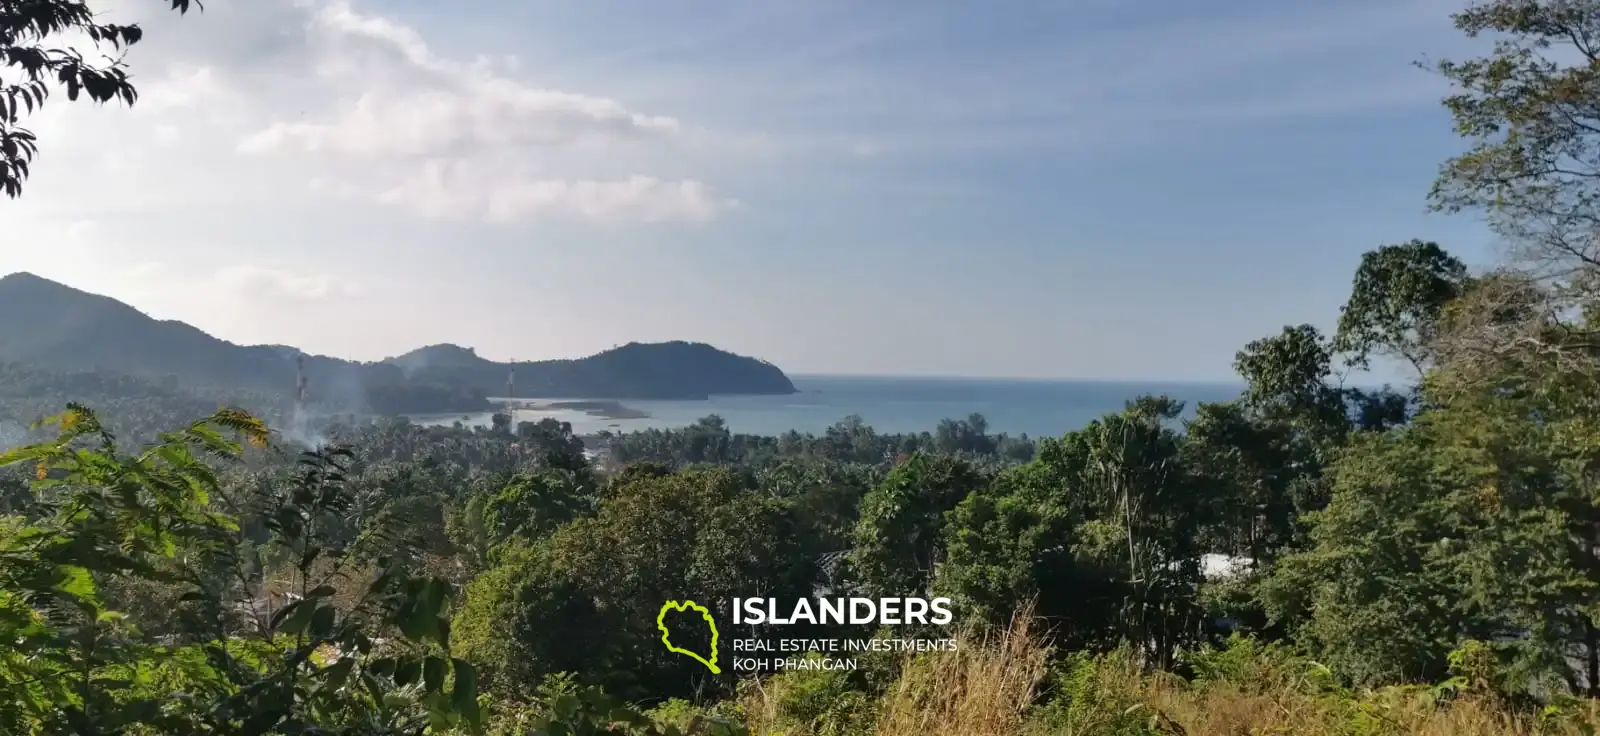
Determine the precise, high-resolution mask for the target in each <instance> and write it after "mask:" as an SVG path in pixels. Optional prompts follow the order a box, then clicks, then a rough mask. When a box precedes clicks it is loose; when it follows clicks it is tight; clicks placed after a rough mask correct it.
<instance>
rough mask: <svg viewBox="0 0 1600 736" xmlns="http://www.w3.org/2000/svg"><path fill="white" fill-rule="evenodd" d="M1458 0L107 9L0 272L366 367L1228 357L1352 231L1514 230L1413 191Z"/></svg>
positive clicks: (1323, 306)
mask: <svg viewBox="0 0 1600 736" xmlns="http://www.w3.org/2000/svg"><path fill="white" fill-rule="evenodd" d="M1463 1H1464V0H1448V1H1446V0H1343V1H1342V2H1337V3H1330V2H1326V1H1325V0H1324V1H1316V2H1314V1H1311V0H1214V1H1213V2H1207V3H1194V2H1188V1H1187V0H1183V1H1180V0H1148V1H1146V2H1136V3H1135V2H1126V1H1125V0H1115V1H1113V0H1078V1H1076V2H1071V3H1065V2H1056V1H1046V0H1007V1H1006V2H1001V3H971V2H958V1H957V0H921V1H919V2H915V3H910V2H906V3H889V2H878V3H863V2H859V1H858V0H673V1H672V2H645V1H644V0H631V1H628V2H623V1H621V0H584V2H573V1H572V0H477V1H475V2H470V3H465V2H437V0H430V1H427V2H424V1H422V0H348V1H345V0H249V2H245V1H244V0H208V2H206V7H205V10H204V11H203V12H198V13H191V14H189V15H187V16H183V17H180V16H178V15H177V14H175V13H172V12H170V11H167V10H165V9H164V8H165V6H166V5H167V4H166V3H165V2H158V1H157V0H143V1H142V2H126V1H123V2H116V3H111V2H109V0H102V2H100V3H99V4H98V7H102V8H106V9H107V10H106V11H105V18H106V19H107V20H111V21H116V22H138V23H140V24H141V25H142V26H143V27H144V29H145V38H144V40H143V42H141V43H140V44H139V45H138V46H136V47H135V48H134V49H133V50H132V51H131V52H130V53H129V54H128V56H127V60H128V63H129V64H130V67H131V71H132V73H133V75H134V79H135V82H136V83H137V84H138V86H139V89H140V92H141V97H140V99H139V101H138V103H137V104H136V105H134V106H133V108H131V109H127V108H123V107H119V106H112V105H108V106H105V107H96V106H94V105H90V104H86V103H68V102H67V100H66V98H65V96H64V95H57V96H56V97H54V98H53V99H52V100H51V101H50V102H49V103H48V105H47V106H46V108H45V109H44V110H43V111H41V112H39V113H37V114H35V115H33V116H32V117H30V118H27V119H25V121H24V124H25V125H26V126H27V127H29V128H31V129H32V130H33V131H34V132H35V133H37V134H38V136H39V138H40V148H41V150H40V153H39V156H38V158H37V160H36V161H35V162H34V175H33V178H32V179H31V180H30V181H29V182H28V184H27V185H26V189H25V190H24V193H23V195H22V197H21V198H20V199H17V200H0V272H4V271H18V270H20V271H31V272H33V273H36V274H39V275H42V276H45V277H48V278H52V279H56V280H58V281H61V282H64V283H66V284H69V285H71V286H74V287H77V288H81V289H85V290H88V291H93V292H96V293H102V294H106V295H109V296H112V297H116V298H118V299H122V300H123V301H126V302H128V303H130V304H133V305H134V306H136V307H138V308H140V309H141V310H143V311H145V312H148V313H150V314H151V315H153V316H156V317H159V318H163V319H180V320H183V321H185V322H189V323H191V324H193V325H195V326H197V327H200V328H201V329H204V330H206V331H208V332H211V333H212V334H215V335H218V336H220V337H223V338H226V339H229V340H232V341H234V342H240V343H274V344H290V345H295V346H298V347H301V348H303V349H306V350H308V351H311V352H314V353H324V354H331V355H337V356H340V357H346V358H354V359H361V360H376V359H381V358H383V357H386V356H391V355H397V354H399V353H402V352H405V351H407V350H410V349H412V348H414V347H418V346H421V345H426V344H432V343H440V342H452V343H456V344H460V345H465V346H469V347H473V348H476V349H477V351H478V353H479V354H480V355H484V356H486V357H490V358H494V359H499V360H507V359H517V360H533V359H545V358H558V357H576V356H580V355H586V354H590V353H594V352H597V351H600V350H604V349H606V348H609V347H612V346H614V345H618V344H622V343H626V342H630V341H641V342H648V341H658V340H676V339H682V340H694V341H702V342H709V343H711V344H713V345H716V346H718V347H721V348H724V349H726V350H730V351H733V352H737V353H741V354H746V355H754V356H757V357H761V358H764V359H767V360H770V361H772V362H774V363H776V364H777V365H778V366H780V367H781V368H783V369H784V370H786V371H787V372H790V373H796V374H806V373H852V374H886V375H954V376H995V377H1035V378H1042V377H1051V378H1102V379H1124V380H1138V379H1175V380H1228V379H1231V378H1232V376H1233V372H1232V368H1231V364H1232V361H1233V356H1234V354H1235V352H1236V351H1237V350H1238V349H1239V348H1240V347H1241V346H1242V345H1244V344H1245V343H1246V342H1248V341H1250V340H1253V339H1256V338H1258V337H1262V336H1265V335H1268V334H1272V333H1275V332H1277V331H1278V330H1280V329H1281V328H1282V327H1283V326H1284V325H1286V324H1300V323H1311V324H1314V325H1318V326H1319V327H1322V328H1324V329H1331V327H1332V325H1333V323H1334V321H1335V320H1336V319H1337V315H1338V310H1339V306H1340V304H1342V303H1343V301H1344V299H1345V297H1346V296H1347V295H1348V290H1349V284H1350V278H1351V275H1352V273H1353V270H1354V268H1355V266H1356V264H1357V262H1358V260H1359V258H1360V255H1361V253H1363V252H1364V251H1367V250H1370V249H1372V248H1375V247H1377V246H1379V245H1382V244H1385V243H1398V242H1403V241H1406V240H1409V239H1412V238H1422V239H1427V240H1436V241H1438V242H1440V243H1441V244H1442V245H1444V246H1445V247H1446V248H1447V249H1449V250H1451V251H1452V252H1454V253H1456V254H1457V255H1458V256H1460V257H1462V258H1463V259H1464V260H1467V261H1468V262H1469V263H1486V262H1488V261H1489V260H1490V259H1492V258H1493V257H1494V255H1495V249H1494V245H1493V243H1492V242H1491V241H1490V239H1489V237H1488V235H1487V233H1486V231H1485V229H1484V228H1483V227H1482V225H1481V224H1480V223H1478V222H1476V221H1474V220H1473V219H1472V218H1471V217H1469V216H1461V215H1458V216H1447V215H1443V214H1432V213H1429V212H1428V210H1427V202H1426V194H1427V190H1428V186H1429V184H1430V183H1431V181H1432V179H1433V176H1434V174H1435V172H1436V171H1437V169H1438V166H1439V164H1440V163H1441V162H1443V161H1444V160H1445V159H1446V158H1448V157H1449V156H1451V155H1453V154H1455V153H1457V152H1459V151H1460V150H1462V149H1463V147H1464V144H1463V143H1462V142H1461V141H1460V140H1459V139H1457V138H1456V137H1455V136H1454V135H1453V133H1452V130H1451V124H1450V120H1449V117H1448V115H1447V114H1446V112H1445V111H1444V109H1443V108H1442V106H1441V105H1440V100H1441V98H1442V97H1443V96H1444V95H1445V94H1447V93H1448V91H1449V89H1448V86H1447V85H1446V83H1445V82H1444V80H1442V79H1441V78H1439V77H1438V76H1437V75H1436V74H1434V73H1432V72H1429V71H1426V70H1423V69H1419V68H1418V67H1417V65H1416V62H1419V61H1426V60H1429V59H1439V58H1460V57H1463V56H1467V55H1470V54H1473V53H1476V52H1478V51H1479V50H1481V48H1480V46H1478V45H1477V43H1476V42H1472V41H1469V40H1468V39H1466V38H1464V37H1463V36H1462V35H1461V34H1460V33H1459V32H1457V31H1455V30H1454V28H1453V27H1452V25H1451V19H1450V15H1451V13H1452V12H1454V11H1455V10H1458V9H1459V8H1460V7H1461V2H1463ZM91 5H95V3H91ZM1202 6H1203V7H1202Z"/></svg>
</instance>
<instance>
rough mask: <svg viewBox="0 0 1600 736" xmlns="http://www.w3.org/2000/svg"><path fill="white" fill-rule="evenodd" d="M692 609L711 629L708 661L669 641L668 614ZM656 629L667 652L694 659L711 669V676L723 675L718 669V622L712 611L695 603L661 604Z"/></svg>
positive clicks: (676, 602) (674, 602)
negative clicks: (709, 657) (658, 630)
mask: <svg viewBox="0 0 1600 736" xmlns="http://www.w3.org/2000/svg"><path fill="white" fill-rule="evenodd" d="M690 609H693V610H695V611H698V612H699V613H700V617H701V618H703V619H705V620H706V625H707V626H710V627H711V659H706V658H705V657H702V656H700V655H699V654H698V653H696V652H692V651H689V650H688V649H682V648H679V647H675V646H672V641H671V640H670V639H668V636H669V635H670V633H671V632H669V631H668V630H667V612H668V611H688V610H690ZM656 628H658V629H660V630H661V643H662V644H665V645H667V651H669V652H673V653H675V654H687V655H689V656H690V657H693V658H694V659H695V661H696V662H699V663H700V664H703V665H705V666H706V667H707V668H708V669H710V670H711V674H714V675H718V674H722V670H721V669H720V668H718V667H717V621H716V619H714V618H712V617H711V609H709V608H706V607H705V606H702V605H700V604H698V603H695V602H694V601H683V602H682V603H679V602H678V601H667V602H666V603H663V604H661V612H660V613H658V614H656Z"/></svg>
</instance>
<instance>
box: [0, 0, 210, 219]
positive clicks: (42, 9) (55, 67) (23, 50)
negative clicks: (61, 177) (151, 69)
mask: <svg viewBox="0 0 1600 736" xmlns="http://www.w3.org/2000/svg"><path fill="white" fill-rule="evenodd" d="M171 6H172V9H174V10H177V11H178V12H180V13H186V12H188V11H189V8H190V7H191V6H193V7H200V3H199V2H198V0H171ZM73 34H81V35H82V36H84V37H85V38H87V39H88V41H89V42H90V43H91V44H93V46H94V47H96V48H110V49H111V50H113V51H115V52H118V53H117V55H116V58H114V59H109V60H108V61H107V62H106V63H104V64H101V65H95V64H93V63H91V62H90V61H88V59H87V58H86V55H85V54H83V53H82V51H83V50H82V48H81V47H80V48H78V49H76V50H74V49H72V48H62V47H56V46H55V44H63V46H64V45H65V42H66V39H65V38H63V36H69V35H73ZM143 38H144V32H143V31H142V30H141V29H140V28H139V27H138V26H136V25H118V24H115V23H103V22H101V21H100V19H99V18H97V17H96V15H95V12H94V11H93V10H92V9H91V8H90V7H89V5H88V4H87V3H83V2H77V1H76V0H46V1H45V2H30V3H10V4H7V5H6V6H5V7H0V69H5V70H6V71H8V72H11V73H10V74H7V75H6V76H7V77H9V81H6V82H0V191H3V192H5V194H6V196H8V197H10V198H12V199H15V198H17V197H19V196H21V195H22V184H23V182H24V181H25V180H27V178H28V173H29V167H30V165H31V164H32V163H33V157H34V154H36V153H38V151H39V146H38V138H37V137H35V136H34V134H33V133H32V132H31V131H29V130H28V129H26V128H22V127H20V126H18V124H17V123H18V120H19V119H20V118H21V117H22V116H23V115H27V114H32V113H33V112H34V111H35V110H38V109H39V108H41V107H43V106H44V103H45V100H46V99H48V98H49V97H50V93H51V91H52V88H56V87H60V88H64V89H65V90H66V93H67V99H68V100H72V101H74V102H76V101H77V100H78V98H79V97H80V96H87V97H88V98H89V100H90V101H93V102H95V103H105V102H110V101H112V100H118V101H121V102H123V103H124V104H128V105H132V104H133V102H134V100H135V99H137V98H138V92H137V91H136V90H135V89H134V88H133V84H132V83H131V82H129V81H128V72H127V67H126V65H125V64H124V63H123V62H122V60H121V52H123V51H125V50H126V49H127V48H128V47H129V46H132V45H134V44H136V43H138V42H139V41H140V40H141V39H143Z"/></svg>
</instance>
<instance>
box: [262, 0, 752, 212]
mask: <svg viewBox="0 0 1600 736" xmlns="http://www.w3.org/2000/svg"><path fill="white" fill-rule="evenodd" d="M306 40H307V43H308V45H309V48H310V49H311V50H312V61H311V67H312V69H313V71H314V78H315V80H316V81H317V84H318V85H319V86H321V87H322V88H323V89H324V90H327V91H330V92H331V93H332V95H331V100H330V104H328V105H326V106H325V109H324V110H322V111H320V112H317V113H313V114H311V115H310V116H309V117H311V120H309V121H295V120H285V119H281V118H280V119H277V120H274V121H272V122H270V123H269V124H267V125H265V126H263V127H261V128H259V129H258V130H255V131H253V132H251V133H249V134H248V135H246V136H245V137H244V138H243V139H242V140H241V141H240V143H239V150H240V151H241V152H244V153H247V154H253V155H283V156H295V155H298V156H300V157H301V159H303V160H308V161H314V162H316V163H318V164H320V165H321V167H322V168H323V169H325V171H322V172H320V173H319V174H318V175H317V176H315V177H312V179H311V181H310V182H308V183H310V184H311V186H312V188H313V189H314V190H315V191H317V192H324V193H325V192H332V193H335V194H338V195H342V196H348V197H354V198H358V199H362V200H365V201H369V202H376V203H380V204H386V205H394V206H396V207H398V208H402V209H403V210H405V211H408V212H413V213H416V214H419V215H422V216H429V217H440V218H449V219H462V218H474V219H480V220H483V221H486V222H497V223H505V222H516V221H520V220H523V219H528V218H533V217H542V216H557V217H567V218H570V219H577V220H583V221H592V222H597V223H605V222H634V223H649V222H664V221H673V220H676V221H688V222H703V221H706V220H710V219H712V218H714V217H715V216H716V215H717V214H718V213H719V212H720V211H722V210H723V209H725V204H726V202H725V201H724V200H722V199H721V198H719V197H717V196H716V195H713V194H712V193H711V191H710V189H709V188H708V187H707V185H706V184H704V183H702V182H700V181H697V180H692V179H685V180H680V181H663V180H660V179H658V178H655V177H650V176H632V177H628V178H622V179H616V180H604V179H593V178H591V177H589V176H584V175H582V174H581V173H577V172H574V173H573V174H568V175H567V176H555V175H552V174H551V173H549V172H547V171H545V169H547V168H548V165H547V160H549V159H552V158H554V157H555V154H559V153H563V152H567V151H571V150H573V149H575V148H579V147H582V146H584V145H586V144H594V143H601V144H606V143H610V142H614V141H621V142H627V141H638V142H647V141H650V140H660V139H664V138H670V137H671V136H673V135H674V134H675V133H677V131H678V130H679V129H680V123H679V121H678V120H677V119H675V118H672V117H669V116H663V115H649V114H645V113H641V112H637V111H634V110H631V109H629V108H627V107H626V106H624V105H623V104H622V103H620V102H618V101H616V100H612V99H608V98H605V97H599V96H593V95H586V94H579V93H573V92H565V91H559V90H550V89H541V88H538V87H534V86H531V85H528V84H524V83H523V82H521V81H519V80H518V79H516V78H514V77H511V76H508V74H509V72H508V71H506V70H502V69H497V68H496V67H495V65H494V64H492V63H490V62H488V61H486V60H477V61H472V62H467V61H462V60H457V59H451V58H447V57H445V56H442V55H440V54H437V53H435V52H434V51H433V50H432V49H431V48H430V47H429V45H428V44H427V42H426V41H425V40H424V39H423V38H422V36H421V35H420V34H419V33H418V32H417V31H416V30H415V29H412V28H408V27H406V26H403V25H400V24H398V23H395V22H393V21H391V20H387V19H384V18H381V17H377V16H371V15H363V14H361V13H358V12H357V11H355V10H354V9H353V8H352V7H351V6H350V5H349V4H347V3H344V2H328V3H323V4H321V5H319V6H316V8H315V9H314V12H313V13H312V15H311V18H310V22H309V25H308V26H307V31H306ZM606 150H607V152H609V153H612V154H616V153H617V152H618V149H616V148H607V149H606ZM622 152H623V153H624V154H625V153H626V151H625V150H624V151H622ZM574 174H575V175H574Z"/></svg>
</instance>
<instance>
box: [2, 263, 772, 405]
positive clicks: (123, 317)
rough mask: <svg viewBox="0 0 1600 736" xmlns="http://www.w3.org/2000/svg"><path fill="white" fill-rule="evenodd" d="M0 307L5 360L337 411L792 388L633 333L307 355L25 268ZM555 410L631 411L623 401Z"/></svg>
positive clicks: (690, 346) (757, 365)
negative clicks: (533, 348)
mask: <svg viewBox="0 0 1600 736" xmlns="http://www.w3.org/2000/svg"><path fill="white" fill-rule="evenodd" d="M0 314H15V315H27V316H28V318H27V319H18V320H9V321H6V322H0V361H4V362H12V363H17V364H21V365H25V366H29V367H33V368H37V369H48V370H55V371H62V372H83V371H99V372H112V373H117V374H124V375H129V376H134V377H139V378H146V379H154V380H157V381H167V382H172V381H176V382H178V383H179V384H180V385H182V386H185V387H192V388H197V389H221V390H226V391H250V392H262V393H269V394H283V395H292V394H294V393H295V392H296V390H297V389H296V387H297V384H298V383H299V382H300V381H301V380H303V381H304V384H305V386H306V390H305V400H306V401H307V402H310V403H312V404H315V405H316V406H317V407H318V408H319V409H320V410H323V411H329V412H369V413H376V414H411V413H431V412H466V411H485V410H488V409H490V408H492V407H493V406H494V405H495V402H493V401H491V400H490V397H496V398H510V399H519V398H523V397H527V398H538V399H583V400H587V401H590V402H605V401H606V400H618V399H677V400H683V399H705V398H708V397H710V396H713V395H733V394H792V393H795V387H794V384H793V383H792V382H791V381H790V380H789V377H788V376H786V375H785V374H784V373H783V371H782V370H780V369H779V368H778V367H777V366H775V365H773V364H771V363H768V362H766V361H764V360H759V359H756V358H750V357H745V356H742V355H735V354H733V353H729V352H726V351H723V350H719V349H717V348H715V347H712V346H710V345H706V344H704V343H695V342H683V341H674V342H662V343H628V344H626V345H623V346H621V347H617V348H612V349H610V350H606V351H604V352H601V353H597V354H595V355H591V356H588V357H584V358H575V359H566V360H544V361H529V362H517V363H502V362H496V361H492V360H488V359H485V358H482V357H479V356H478V355H477V353H476V352H475V351H474V350H473V349H472V348H467V347H461V346H458V345H451V344H440V345H429V346H427V347H422V348H418V349H416V350H412V351H410V352H408V353H405V354H402V355H399V356H396V357H392V358H387V359H384V360H381V361H376V362H358V361H351V360H344V359H341V358H335V357H329V356H323V355H306V354H305V353H303V352H302V351H300V350H298V349H296V348H293V347H288V346H283V345H238V344H235V343H232V342H228V341H226V340H223V339H221V338H217V337H214V336H212V335H209V334H207V333H205V332H203V331H201V330H200V329H198V328H196V327H193V326H191V325H188V324H185V323H183V322H178V321H175V320H158V319H155V318H152V317H150V316H149V315H146V314H144V313H143V312H140V311H139V310H137V309H135V308H134V307H132V306H129V305H128V304H125V303H123V302H120V301H117V300H116V299H112V298H110V297H106V296H100V295H96V294H90V293H88V292H85V291H80V290H78V289H74V288H72V287H69V286H66V285H64V284H60V283H57V282H55V281H51V280H49V279H46V278H43V277H40V276H35V275H33V274H29V273H13V274H10V275H8V276H5V277H0ZM567 403H570V402H567ZM610 403H612V404H615V402H614V401H613V402H610ZM553 408H572V409H581V410H584V411H590V412H596V411H625V410H627V408H626V407H622V406H621V405H620V404H615V407H614V408H608V407H604V406H598V405H596V406H566V407H553Z"/></svg>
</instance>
